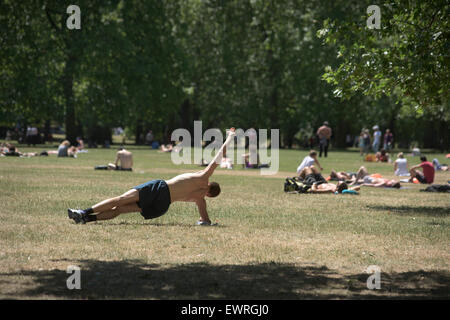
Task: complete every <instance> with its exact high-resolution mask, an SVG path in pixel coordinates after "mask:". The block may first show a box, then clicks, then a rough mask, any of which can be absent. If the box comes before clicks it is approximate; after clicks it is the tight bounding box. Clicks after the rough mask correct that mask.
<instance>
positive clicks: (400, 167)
mask: <svg viewBox="0 0 450 320" xmlns="http://www.w3.org/2000/svg"><path fill="white" fill-rule="evenodd" d="M394 171H395V175H396V176H405V177H407V176H409V170H408V160H406V159H405V158H404V156H403V152H400V153H399V154H398V155H397V160H395V162H394Z"/></svg>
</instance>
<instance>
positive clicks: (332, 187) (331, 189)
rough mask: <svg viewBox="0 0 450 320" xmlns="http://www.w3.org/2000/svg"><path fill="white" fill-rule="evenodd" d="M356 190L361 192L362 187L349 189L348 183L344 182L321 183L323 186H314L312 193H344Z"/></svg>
mask: <svg viewBox="0 0 450 320" xmlns="http://www.w3.org/2000/svg"><path fill="white" fill-rule="evenodd" d="M347 189H349V190H354V191H359V189H360V187H359V186H355V187H351V188H349V187H348V185H347V183H345V182H344V181H339V182H338V183H337V184H333V183H321V184H313V185H312V187H311V190H310V192H311V193H335V192H337V193H342V191H344V190H347Z"/></svg>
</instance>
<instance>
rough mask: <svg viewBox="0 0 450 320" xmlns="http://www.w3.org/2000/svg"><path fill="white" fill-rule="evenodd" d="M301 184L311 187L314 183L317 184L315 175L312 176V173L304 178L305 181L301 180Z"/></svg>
mask: <svg viewBox="0 0 450 320" xmlns="http://www.w3.org/2000/svg"><path fill="white" fill-rule="evenodd" d="M303 182H304V183H305V184H307V185H310V186H311V185H313V184H314V183H316V182H317V180H316V175H315V174H314V173H311V174H308V175H307V176H306V177H305V180H303Z"/></svg>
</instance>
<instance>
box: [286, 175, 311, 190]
mask: <svg viewBox="0 0 450 320" xmlns="http://www.w3.org/2000/svg"><path fill="white" fill-rule="evenodd" d="M310 188H311V186H310V185H307V184H305V183H304V182H303V180H301V179H299V178H298V177H293V178H289V177H288V178H286V181H285V182H284V192H292V193H307V192H308V190H309V189H310Z"/></svg>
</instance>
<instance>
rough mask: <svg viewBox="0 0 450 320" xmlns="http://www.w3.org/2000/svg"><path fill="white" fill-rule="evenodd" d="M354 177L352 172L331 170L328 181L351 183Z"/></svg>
mask: <svg viewBox="0 0 450 320" xmlns="http://www.w3.org/2000/svg"><path fill="white" fill-rule="evenodd" d="M355 176H356V173H354V172H344V171H336V170H334V169H332V170H331V173H330V179H331V180H338V181H351V180H352V178H353V177H355Z"/></svg>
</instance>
